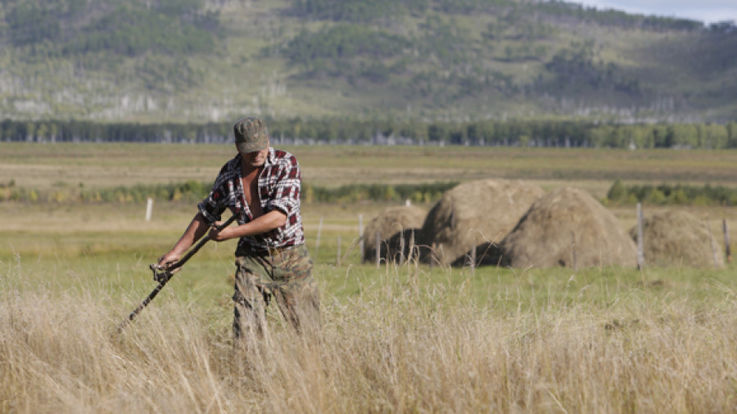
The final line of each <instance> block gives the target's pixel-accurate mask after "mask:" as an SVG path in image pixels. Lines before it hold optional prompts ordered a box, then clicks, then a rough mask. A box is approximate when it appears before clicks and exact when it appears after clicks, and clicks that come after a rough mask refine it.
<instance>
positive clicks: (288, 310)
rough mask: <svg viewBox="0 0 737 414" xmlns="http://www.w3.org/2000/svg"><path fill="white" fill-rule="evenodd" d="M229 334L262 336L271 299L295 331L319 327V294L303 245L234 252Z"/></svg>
mask: <svg viewBox="0 0 737 414" xmlns="http://www.w3.org/2000/svg"><path fill="white" fill-rule="evenodd" d="M235 265H236V273H235V293H234V294H233V301H235V309H234V318H233V334H234V335H235V337H236V339H239V338H242V337H244V336H245V337H249V338H256V337H263V335H264V330H265V328H266V307H267V306H268V305H269V303H270V302H271V300H272V299H275V300H276V304H277V305H278V307H279V310H280V311H281V314H282V316H284V319H286V320H287V322H289V324H290V325H291V326H292V327H293V328H294V329H295V330H296V331H297V332H300V333H301V332H304V331H305V330H313V329H315V328H317V327H318V326H319V323H320V321H319V319H320V296H319V292H318V289H317V284H316V283H315V279H313V277H312V260H311V259H310V256H309V253H308V252H307V248H306V247H305V246H304V245H301V246H295V247H292V248H287V249H278V250H275V251H273V252H271V253H270V254H243V255H241V253H240V252H236V260H235Z"/></svg>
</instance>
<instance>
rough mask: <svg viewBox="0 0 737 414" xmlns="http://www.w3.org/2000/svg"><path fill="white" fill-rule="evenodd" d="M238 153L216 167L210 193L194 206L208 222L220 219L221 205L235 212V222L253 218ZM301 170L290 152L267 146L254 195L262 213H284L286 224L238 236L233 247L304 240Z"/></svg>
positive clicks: (262, 248) (263, 247) (256, 248)
mask: <svg viewBox="0 0 737 414" xmlns="http://www.w3.org/2000/svg"><path fill="white" fill-rule="evenodd" d="M242 178H243V175H242V174H241V155H240V154H238V155H236V156H235V158H233V159H232V160H230V161H228V162H227V163H226V164H225V165H223V168H221V169H220V173H219V174H218V177H217V179H215V184H214V185H213V186H212V191H210V194H209V195H208V196H207V197H206V198H205V199H204V200H202V201H201V202H200V203H199V204H198V205H197V208H198V209H199V210H200V213H202V216H204V218H205V220H207V221H208V223H209V224H212V223H213V222H215V221H218V220H220V215H221V214H222V213H223V211H225V209H226V208H227V209H230V210H231V211H232V212H233V213H234V214H238V218H237V221H238V224H244V223H248V222H249V221H251V220H253V219H254V217H253V214H252V213H251V210H250V208H249V207H248V203H247V202H246V198H245V195H244V193H243V180H242ZM301 181H302V174H301V173H300V169H299V163H297V158H295V157H294V155H292V154H290V153H288V152H286V151H280V150H275V149H273V148H269V154H268V156H267V157H266V162H265V163H264V166H263V169H262V170H261V172H260V173H259V176H258V195H259V200H260V203H261V209H262V210H263V212H264V214H266V213H268V212H270V211H273V210H279V211H281V212H283V213H284V214H286V215H287V221H286V224H284V225H283V226H281V227H279V228H276V229H274V230H272V231H270V232H268V233H263V234H258V235H255V236H245V237H241V239H240V240H239V241H238V248H237V251H245V252H254V253H261V252H266V251H268V249H272V248H282V247H290V246H296V245H300V244H304V242H305V236H304V229H303V227H302V217H301V214H300V210H299V206H300V203H299V196H300V188H301Z"/></svg>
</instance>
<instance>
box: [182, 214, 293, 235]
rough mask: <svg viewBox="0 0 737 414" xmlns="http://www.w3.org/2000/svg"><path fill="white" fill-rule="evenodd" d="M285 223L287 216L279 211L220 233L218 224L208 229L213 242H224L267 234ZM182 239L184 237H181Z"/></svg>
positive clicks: (227, 228)
mask: <svg viewBox="0 0 737 414" xmlns="http://www.w3.org/2000/svg"><path fill="white" fill-rule="evenodd" d="M286 222H287V215H286V214H284V212H283V211H280V210H272V211H269V212H268V213H266V214H264V215H263V216H259V217H256V218H255V219H253V220H252V221H249V222H248V223H244V224H241V225H240V226H235V227H226V228H224V229H222V230H220V231H218V230H217V228H216V226H217V225H219V223H215V225H213V227H211V228H210V239H212V240H215V241H224V240H229V239H235V238H240V237H244V236H254V235H256V234H262V233H268V232H270V231H272V230H274V229H278V228H279V227H281V226H283V225H284V224H286ZM182 237H184V236H182Z"/></svg>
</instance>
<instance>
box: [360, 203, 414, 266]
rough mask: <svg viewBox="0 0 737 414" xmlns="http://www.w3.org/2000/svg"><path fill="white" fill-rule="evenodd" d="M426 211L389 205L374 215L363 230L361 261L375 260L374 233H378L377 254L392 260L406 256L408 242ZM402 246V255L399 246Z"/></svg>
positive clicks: (410, 241)
mask: <svg viewBox="0 0 737 414" xmlns="http://www.w3.org/2000/svg"><path fill="white" fill-rule="evenodd" d="M426 215H427V212H426V211H425V210H423V209H421V208H419V207H415V206H402V207H389V208H387V209H385V210H384V211H382V212H381V213H379V215H378V216H376V217H374V218H373V219H372V220H371V221H370V222H369V223H368V225H366V228H365V229H364V230H363V261H364V262H369V261H374V260H376V235H377V234H378V235H379V242H380V246H381V247H380V249H379V255H380V257H381V258H382V259H387V258H389V259H390V260H392V261H397V260H399V258H400V257H404V258H407V257H408V253H409V249H410V244H411V243H414V240H412V239H413V238H414V237H415V236H414V235H415V234H416V233H418V232H419V229H420V227H422V223H423V221H424V220H425V216H426ZM402 247H404V255H403V256H402V254H401V252H402V250H401V248H402Z"/></svg>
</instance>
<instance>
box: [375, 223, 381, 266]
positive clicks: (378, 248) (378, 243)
mask: <svg viewBox="0 0 737 414" xmlns="http://www.w3.org/2000/svg"><path fill="white" fill-rule="evenodd" d="M375 240H376V268H377V269H378V268H379V267H381V235H380V234H379V232H378V231H377V232H376V239H375Z"/></svg>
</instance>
